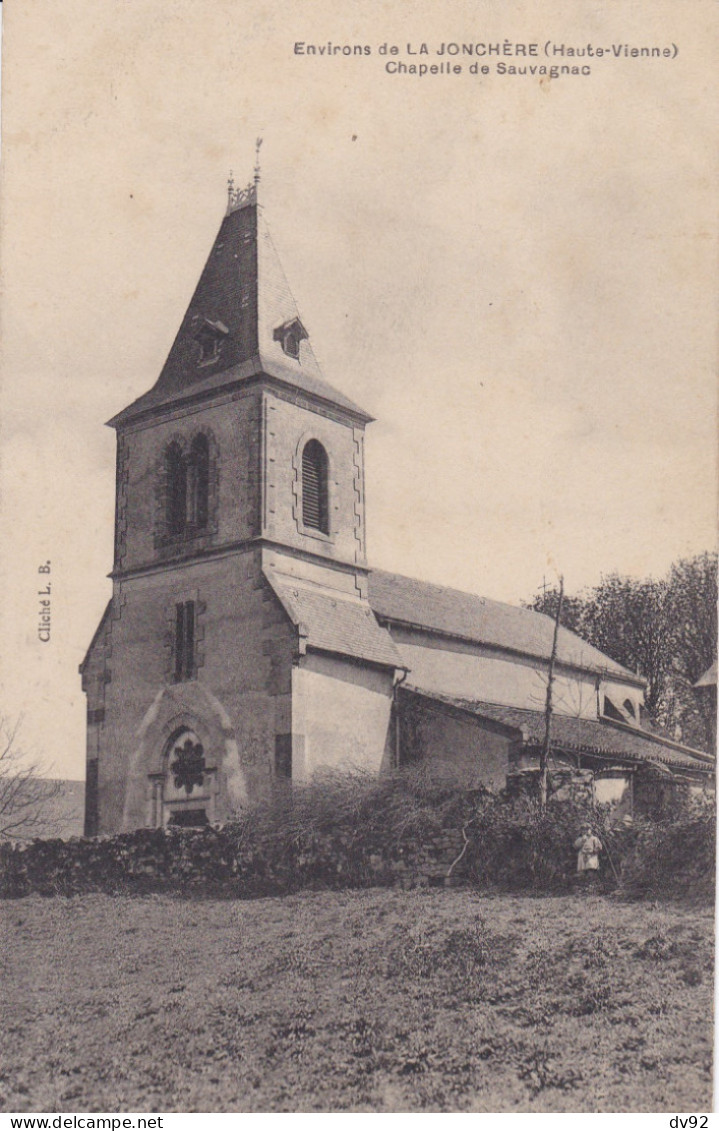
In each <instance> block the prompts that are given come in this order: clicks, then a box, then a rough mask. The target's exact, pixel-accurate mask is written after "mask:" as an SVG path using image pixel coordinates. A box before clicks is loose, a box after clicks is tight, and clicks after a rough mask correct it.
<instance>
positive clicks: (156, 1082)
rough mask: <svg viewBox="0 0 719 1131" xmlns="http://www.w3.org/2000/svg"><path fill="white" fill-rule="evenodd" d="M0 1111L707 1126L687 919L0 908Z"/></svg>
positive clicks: (707, 987) (696, 964)
mask: <svg viewBox="0 0 719 1131" xmlns="http://www.w3.org/2000/svg"><path fill="white" fill-rule="evenodd" d="M0 915H1V916H2V920H1V921H2V928H1V929H2V964H3V970H2V982H3V992H2V1006H0V1010H1V1011H2V1015H1V1017H0V1020H1V1022H2V1046H3V1047H2V1051H1V1055H0V1065H2V1068H1V1069H0V1091H1V1092H2V1108H3V1110H6V1111H8V1110H9V1111H45V1112H64V1111H80V1112H90V1111H109V1112H111V1111H160V1112H161V1111H238V1112H249V1111H311V1110H316V1111H396V1112H399V1111H421V1110H426V1111H438V1110H439V1111H478V1112H483V1111H485V1112H500V1111H521V1112H529V1111H575V1112H578V1111H621V1112H629V1111H668V1110H670V1109H671V1110H672V1111H694V1112H697V1111H708V1110H709V1109H710V1103H711V1096H710V1073H711V1048H712V1030H711V1010H712V969H711V956H712V941H713V916H712V912H711V911H710V910H709V909H706V910H704V909H700V910H687V909H683V908H680V907H675V906H662V907H656V906H654V907H653V906H648V905H643V904H626V903H624V904H623V903H619V902H616V901H613V900H611V899H609V898H605V897H601V896H591V895H589V896H586V897H580V896H577V897H572V896H570V897H567V896H565V897H556V898H543V899H532V898H528V897H513V896H496V897H491V898H487V897H484V898H483V897H480V896H477V895H474V894H472V893H468V892H465V891H461V890H442V891H413V892H410V891H383V890H372V891H352V892H341V893H336V892H320V893H311V892H308V893H304V894H301V895H296V896H291V897H286V898H283V899H279V898H278V899H263V900H256V901H251V902H218V901H211V902H199V901H194V902H187V901H182V900H179V899H173V898H170V897H166V896H155V897H148V898H137V899H130V898H113V897H110V896H103V895H90V896H83V897H77V898H74V899H60V898H58V899H42V898H39V897H32V898H28V899H23V900H17V901H14V902H6V903H4V904H2V905H0Z"/></svg>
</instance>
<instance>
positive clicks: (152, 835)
mask: <svg viewBox="0 0 719 1131" xmlns="http://www.w3.org/2000/svg"><path fill="white" fill-rule="evenodd" d="M588 818H590V819H591V821H592V824H593V827H594V828H595V830H596V832H597V834H598V835H599V837H600V839H601V840H602V842H603V844H604V846H605V852H604V853H603V854H602V865H603V866H602V880H603V886H604V887H605V888H617V887H618V888H619V891H620V893H622V894H624V895H625V896H627V897H628V898H633V899H637V898H657V897H659V896H664V895H667V896H670V897H678V896H681V897H683V898H690V899H695V900H699V901H702V902H706V901H710V900H711V899H712V898H713V893H714V837H715V815H714V808H713V806H709V805H705V806H704V807H702V808H697V807H694V808H692V809H690V810H689V811H687V812H686V813H684V814H680V815H675V816H674V817H673V818H671V819H668V820H666V821H663V822H659V821H637V822H636V823H635V824H634V825H632V826H630V827H629V828H624V827H622V828H620V829H612V828H611V826H610V825H609V823H608V821H607V814H606V812H605V811H604V810H602V809H601V808H600V809H595V810H593V811H590V810H589V809H588V807H587V806H586V804H577V803H575V802H571V801H557V800H553V801H550V802H549V804H548V805H547V807H546V809H545V810H544V811H541V810H540V808H539V806H538V804H537V801H536V800H535V799H533V798H532V797H529V796H521V795H520V796H517V797H510V796H507V795H502V794H500V795H495V794H490V793H488V792H486V791H477V792H473V793H472V792H467V791H466V790H461V789H457V788H455V787H450V786H443V785H441V784H437V783H432V782H430V781H427V780H425V779H424V778H422V777H421V776H419V775H416V776H411V777H410V776H404V775H403V776H397V777H388V778H381V779H378V778H376V777H374V776H370V775H361V774H355V775H351V776H348V775H333V776H328V777H325V778H323V779H321V780H319V781H315V782H313V783H312V784H310V785H307V786H304V787H301V788H295V789H292V790H287V791H286V792H283V793H281V794H277V795H276V796H275V797H273V798H272V799H271V800H269V801H267V802H264V803H262V804H257V805H254V806H252V807H250V808H248V809H247V810H246V811H245V812H243V813H242V815H241V816H240V817H238V819H237V820H236V821H235V822H233V823H231V824H228V825H225V826H224V827H222V828H212V827H206V828H202V829H167V830H163V829H139V830H137V831H136V832H133V833H124V834H122V835H120V836H116V837H108V838H96V839H87V840H84V839H76V840H70V841H60V840H48V841H42V840H36V841H34V842H32V843H31V844H29V845H27V846H24V847H19V846H12V845H4V846H0V896H6V897H7V896H21V895H26V894H28V893H30V892H38V893H41V894H46V895H53V894H67V895H70V894H75V893H79V892H86V891H105V892H112V893H115V892H127V893H135V892H147V891H176V892H178V893H181V894H189V893H196V894H200V895H213V896H218V895H223V896H231V897H241V898H248V897H252V896H263V895H280V894H284V893H287V892H292V891H298V890H300V889H303V888H356V887H365V886H370V885H373V886H378V885H385V886H387V885H393V884H401V885H403V886H414V885H416V884H443V883H447V882H449V881H450V880H451V881H452V882H454V881H461V882H465V883H469V884H471V885H472V886H474V887H476V888H478V889H480V890H485V891H486V890H503V891H536V892H546V891H565V890H568V889H569V888H571V886H572V884H573V880H574V877H575V870H576V852H575V849H574V841H575V840H576V837H577V835H578V833H579V832H580V830H581V828H582V826H583V825H584V824H586V822H587V819H588Z"/></svg>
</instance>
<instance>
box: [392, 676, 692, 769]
mask: <svg viewBox="0 0 719 1131" xmlns="http://www.w3.org/2000/svg"><path fill="white" fill-rule="evenodd" d="M408 693H409V694H416V695H421V696H422V697H423V698H425V699H430V700H435V701H437V702H439V703H446V704H448V705H449V706H452V707H455V708H458V709H459V710H462V711H466V712H468V713H469V714H472V715H476V716H477V717H478V718H482V719H489V720H490V721H492V722H495V723H500V724H502V725H503V726H506V727H511V728H513V729H514V730H516V731H518V732H519V733H520V734H521V737H522V742H523V744H524V745H526V746H538V745H539V744H540V743H541V742H542V741H543V739H544V713H543V712H542V711H533V710H530V709H526V708H523V707H505V706H503V705H501V704H498V703H486V702H483V701H481V700H473V699H461V698H455V697H454V696H449V695H439V694H436V693H435V692H426V691H423V690H422V688H419V687H413V686H410V685H404V686H403V687H402V688H401V689H400V694H408ZM551 735H552V743H553V744H554V745H555V746H556V747H559V748H561V749H563V750H571V751H574V752H576V753H584V754H596V755H599V756H603V757H611V758H618V759H621V760H627V761H633V762H636V761H640V762H662V763H664V764H667V765H670V766H677V767H684V768H685V769H693V770H702V771H704V772H711V771H713V769H714V759H713V758H712V757H710V755H708V754H704V753H703V752H702V751H700V750H693V749H692V748H691V747H688V746H681V745H680V744H679V743H676V742H668V741H667V740H666V739H662V738H660V737H659V736H658V735H652V734H650V733H648V732H647V731H642V730H639V729H638V728H637V727H631V726H628V725H626V724H624V723H615V722H614V721H613V720H611V719H579V718H576V717H573V716H568V715H559V714H556V713H555V714H553V715H552V730H551Z"/></svg>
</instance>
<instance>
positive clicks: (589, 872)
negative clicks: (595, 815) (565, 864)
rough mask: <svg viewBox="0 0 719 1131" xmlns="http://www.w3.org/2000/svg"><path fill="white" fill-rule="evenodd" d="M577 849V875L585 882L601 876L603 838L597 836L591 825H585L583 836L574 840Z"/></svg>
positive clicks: (590, 881)
mask: <svg viewBox="0 0 719 1131" xmlns="http://www.w3.org/2000/svg"><path fill="white" fill-rule="evenodd" d="M574 847H575V849H576V851H577V877H578V878H579V880H580V881H582V882H584V883H593V882H594V881H595V880H597V879H598V878H599V853H600V852H603V851H604V848H603V845H602V842H601V840H600V839H599V837H598V836H595V834H594V832H593V831H592V826H591V825H585V826H584V829H583V830H582V833H581V836H579V837H577V839H576V840H575V842H574Z"/></svg>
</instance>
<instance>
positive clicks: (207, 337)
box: [194, 318, 230, 365]
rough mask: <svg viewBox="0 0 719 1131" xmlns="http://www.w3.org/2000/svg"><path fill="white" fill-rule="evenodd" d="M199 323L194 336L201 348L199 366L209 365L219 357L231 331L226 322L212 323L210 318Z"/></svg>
mask: <svg viewBox="0 0 719 1131" xmlns="http://www.w3.org/2000/svg"><path fill="white" fill-rule="evenodd" d="M198 322H199V324H198V326H197V329H196V330H195V335H194V336H195V341H196V342H197V344H198V345H199V347H200V356H199V358H198V359H197V364H198V365H209V364H210V362H212V361H215V360H216V359H217V358H218V357H219V355H220V347H221V346H222V342H223V339H224V338H225V337H226V336H227V335H228V334H229V332H230V331H229V330H228V329H227V327H226V326H225V324H224V322H211V321H210V319H209V318H202V319H199V320H198Z"/></svg>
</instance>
